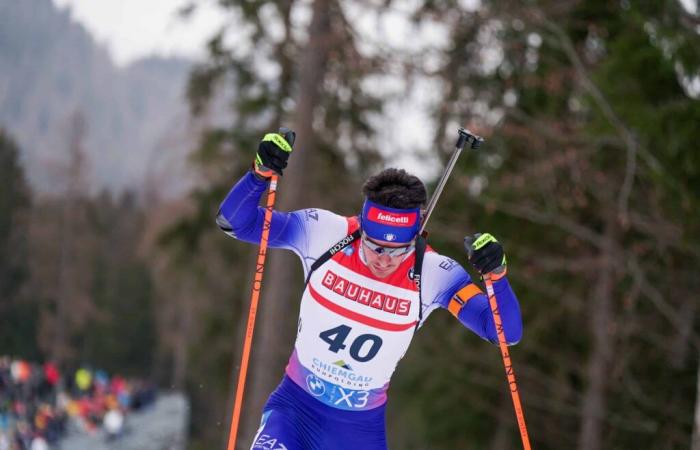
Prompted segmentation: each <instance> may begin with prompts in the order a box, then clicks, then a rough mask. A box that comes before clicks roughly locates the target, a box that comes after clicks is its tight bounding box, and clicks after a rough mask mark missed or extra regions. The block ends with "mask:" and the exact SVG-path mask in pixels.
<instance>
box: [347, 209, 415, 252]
mask: <svg viewBox="0 0 700 450" xmlns="http://www.w3.org/2000/svg"><path fill="white" fill-rule="evenodd" d="M360 220H361V223H362V231H364V232H365V233H366V234H367V236H369V237H371V238H372V239H377V240H380V241H387V242H396V243H409V242H411V241H412V240H413V238H415V237H416V234H418V231H419V230H420V208H412V209H396V208H389V207H388V206H383V205H379V204H377V203H374V202H372V201H371V200H365V204H364V205H363V206H362V216H361V219H360Z"/></svg>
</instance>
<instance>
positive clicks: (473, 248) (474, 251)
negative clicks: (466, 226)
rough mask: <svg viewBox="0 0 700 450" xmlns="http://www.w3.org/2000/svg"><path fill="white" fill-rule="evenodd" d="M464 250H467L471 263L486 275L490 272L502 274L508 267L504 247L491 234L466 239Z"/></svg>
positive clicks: (479, 234) (478, 234)
mask: <svg viewBox="0 0 700 450" xmlns="http://www.w3.org/2000/svg"><path fill="white" fill-rule="evenodd" d="M464 248H465V249H466V250H467V255H468V256H469V262H470V263H471V265H472V266H474V268H475V269H476V270H477V271H479V273H480V274H482V275H484V274H487V273H490V272H494V271H495V272H497V273H499V272H502V271H503V269H505V266H506V255H505V253H504V251H503V246H502V245H501V244H500V242H498V241H497V240H496V238H495V237H493V236H491V235H490V234H489V233H484V234H481V233H477V234H475V235H474V236H466V237H465V238H464Z"/></svg>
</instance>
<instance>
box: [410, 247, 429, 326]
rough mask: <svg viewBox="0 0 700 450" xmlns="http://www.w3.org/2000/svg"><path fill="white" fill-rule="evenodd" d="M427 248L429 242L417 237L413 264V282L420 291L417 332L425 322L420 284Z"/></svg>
mask: <svg viewBox="0 0 700 450" xmlns="http://www.w3.org/2000/svg"><path fill="white" fill-rule="evenodd" d="M426 247H427V242H426V241H425V238H424V237H423V236H421V235H418V237H416V259H415V262H414V263H413V281H414V282H415V283H416V288H417V289H418V300H419V302H418V323H416V330H417V329H418V326H419V325H420V324H421V322H422V321H423V295H422V294H421V288H420V282H421V275H422V273H423V256H425V249H426Z"/></svg>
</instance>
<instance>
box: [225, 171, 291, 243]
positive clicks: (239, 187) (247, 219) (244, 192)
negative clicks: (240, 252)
mask: <svg viewBox="0 0 700 450" xmlns="http://www.w3.org/2000/svg"><path fill="white" fill-rule="evenodd" d="M266 188H267V180H261V179H259V178H258V177H257V176H256V175H255V174H254V173H253V172H252V171H249V172H248V173H246V174H245V175H244V176H243V178H241V179H240V180H239V181H238V183H236V185H235V186H234V187H233V189H231V191H230V192H229V193H228V195H227V196H226V198H225V199H224V201H223V202H222V203H221V206H220V207H219V212H218V214H217V216H216V223H217V225H219V228H221V230H223V231H224V232H225V233H226V234H228V235H229V236H232V237H234V238H236V239H240V240H242V241H246V242H252V243H254V244H258V243H260V237H261V235H262V225H263V222H264V220H265V208H263V207H261V206H258V205H259V204H260V197H261V196H262V194H263V192H265V189H266ZM299 213H300V212H299V211H297V212H293V213H288V212H280V211H272V223H271V227H270V238H269V239H270V240H269V245H270V246H271V247H288V246H289V245H290V244H293V241H294V239H295V238H296V237H298V235H299V233H300V232H301V227H300V223H299V219H298V215H299Z"/></svg>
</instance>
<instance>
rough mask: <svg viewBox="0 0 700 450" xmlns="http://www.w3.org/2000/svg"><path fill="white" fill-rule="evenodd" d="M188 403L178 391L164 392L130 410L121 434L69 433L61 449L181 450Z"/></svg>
mask: <svg viewBox="0 0 700 450" xmlns="http://www.w3.org/2000/svg"><path fill="white" fill-rule="evenodd" d="M188 419H189V406H188V404H187V400H186V398H185V397H184V396H183V395H182V394H179V393H163V394H160V395H159V396H158V400H157V401H156V403H155V404H154V405H153V406H151V407H149V408H147V409H146V410H145V411H143V412H138V413H131V414H130V415H129V416H128V417H127V419H126V423H125V432H124V435H123V436H122V437H121V438H120V439H117V440H113V441H109V442H108V441H107V440H106V437H105V434H104V432H103V431H101V430H100V431H99V432H97V433H96V434H94V435H86V434H83V433H82V432H74V433H71V434H70V435H69V436H68V437H67V438H65V439H63V440H62V441H61V445H60V447H59V449H60V450H184V449H185V447H186V444H187V423H188Z"/></svg>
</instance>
